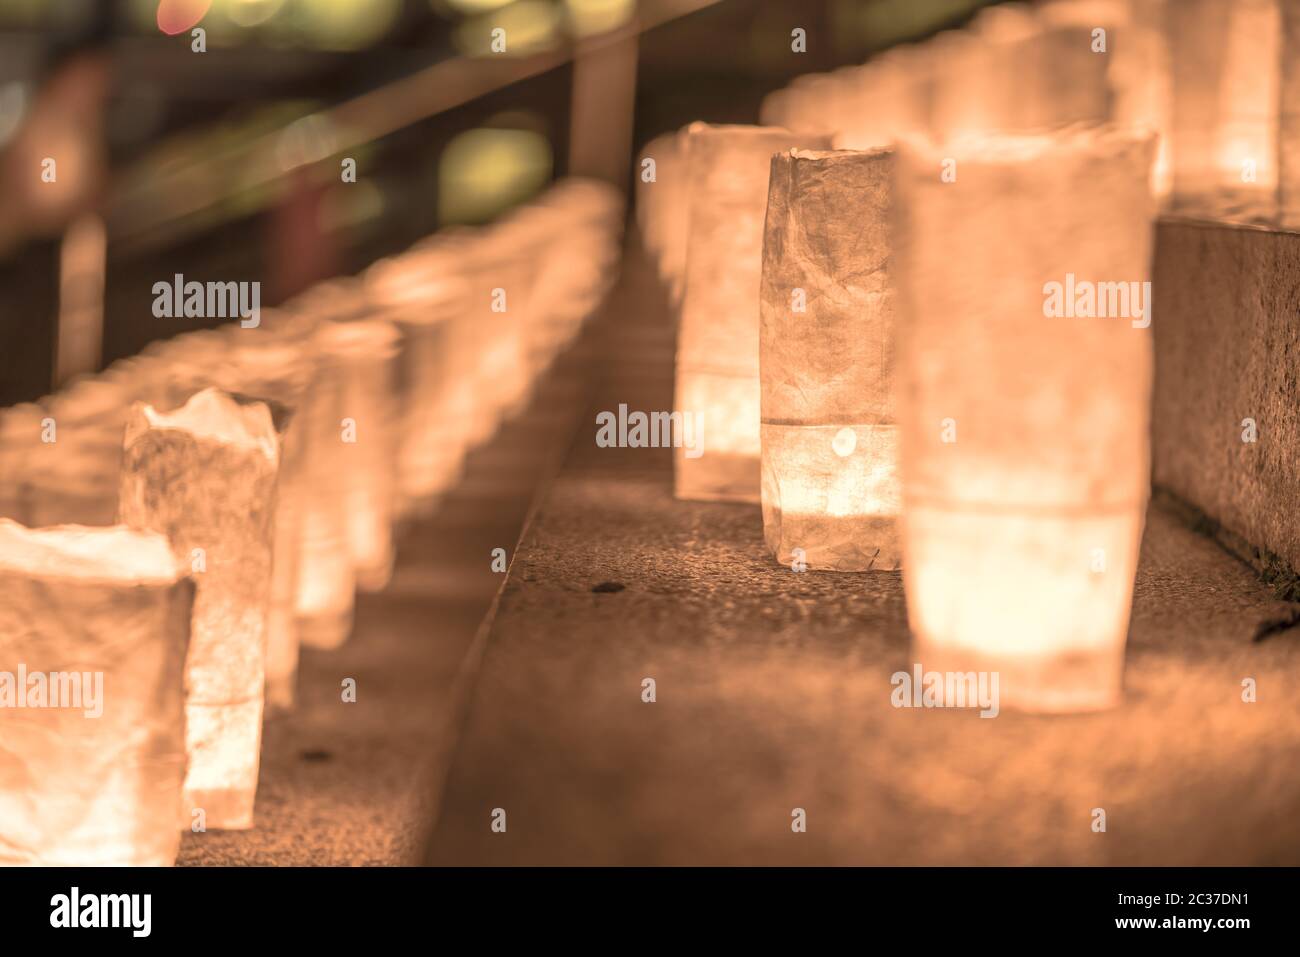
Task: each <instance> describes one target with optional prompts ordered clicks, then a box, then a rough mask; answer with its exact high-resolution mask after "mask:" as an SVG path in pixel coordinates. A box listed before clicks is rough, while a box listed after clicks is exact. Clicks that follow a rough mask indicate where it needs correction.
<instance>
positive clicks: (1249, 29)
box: [1166, 0, 1281, 220]
mask: <svg viewBox="0 0 1300 957" xmlns="http://www.w3.org/2000/svg"><path fill="white" fill-rule="evenodd" d="M1166 17H1167V25H1168V35H1169V44H1170V61H1171V64H1172V67H1173V113H1172V117H1171V124H1172V130H1171V135H1172V140H1173V161H1174V209H1175V210H1176V211H1178V212H1181V213H1185V214H1188V215H1196V216H1215V217H1220V216H1231V217H1234V218H1241V219H1251V220H1254V219H1267V218H1270V217H1272V216H1273V215H1275V213H1276V194H1277V186H1278V174H1277V148H1278V139H1277V117H1278V92H1279V90H1278V88H1279V83H1280V70H1281V67H1280V64H1279V60H1280V58H1281V22H1280V19H1279V15H1278V6H1277V0H1177V2H1172V3H1169V4H1168V5H1167V7H1166Z"/></svg>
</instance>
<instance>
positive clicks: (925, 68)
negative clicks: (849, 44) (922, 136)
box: [835, 45, 934, 149]
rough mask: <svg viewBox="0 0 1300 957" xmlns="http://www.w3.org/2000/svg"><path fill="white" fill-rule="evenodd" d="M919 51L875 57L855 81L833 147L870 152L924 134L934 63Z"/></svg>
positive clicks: (896, 51) (893, 51) (907, 49)
mask: <svg viewBox="0 0 1300 957" xmlns="http://www.w3.org/2000/svg"><path fill="white" fill-rule="evenodd" d="M924 50H925V48H924V47H923V46H907V45H905V46H900V47H892V48H891V49H889V50H886V51H884V52H883V53H881V54H879V55H878V56H875V57H873V58H872V59H871V61H870V62H869V63H867V65H866V67H864V68H863V70H862V72H861V73H860V74H859V75H858V77H857V83H858V90H857V92H856V102H855V103H854V107H853V109H852V110H851V111H850V112H849V115H848V116H846V117H845V118H844V120H843V121H842V122H841V123H840V125H839V128H838V130H837V132H836V135H835V146H836V147H837V148H841V149H872V148H875V147H881V146H887V145H889V144H890V143H892V142H893V141H894V140H896V139H898V137H899V136H903V135H913V134H916V133H918V132H920V131H922V130H925V129H928V128H929V124H930V99H931V87H932V85H933V79H932V73H933V71H934V64H933V63H932V62H931V57H930V56H929V55H928V54H927V53H925V52H924Z"/></svg>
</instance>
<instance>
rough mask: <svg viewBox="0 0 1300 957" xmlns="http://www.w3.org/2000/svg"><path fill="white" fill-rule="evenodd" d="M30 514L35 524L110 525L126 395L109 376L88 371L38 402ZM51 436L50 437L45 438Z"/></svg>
mask: <svg viewBox="0 0 1300 957" xmlns="http://www.w3.org/2000/svg"><path fill="white" fill-rule="evenodd" d="M41 404H42V406H43V407H44V412H45V415H44V416H43V419H48V420H50V423H51V425H50V428H48V429H47V428H46V427H45V426H44V425H42V427H41V432H42V441H41V442H40V444H39V446H38V447H37V448H36V450H35V452H36V454H37V459H36V461H35V462H33V468H34V469H35V470H36V473H37V475H38V476H39V477H38V478H36V479H35V480H34V481H33V484H32V487H31V492H32V495H31V499H30V502H29V506H30V518H31V521H32V524H33V525H35V526H45V525H61V524H76V525H112V524H113V523H114V521H115V516H116V514H117V493H116V488H117V476H118V471H119V469H120V467H121V461H122V430H123V428H124V427H125V422H126V410H127V408H128V407H129V400H128V398H127V396H126V394H125V392H124V391H123V389H122V388H121V387H120V386H119V385H117V384H115V383H112V382H109V381H107V380H104V379H101V378H98V377H86V378H83V379H79V380H77V381H76V382H75V383H73V384H71V385H70V386H69V387H68V388H67V389H65V390H63V391H61V392H58V393H55V394H54V395H51V396H47V397H46V398H45V399H43V400H42V402H41ZM45 438H49V439H50V440H51V441H48V442H47V441H44V439H45Z"/></svg>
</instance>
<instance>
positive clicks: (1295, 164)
mask: <svg viewBox="0 0 1300 957" xmlns="http://www.w3.org/2000/svg"><path fill="white" fill-rule="evenodd" d="M1281 3H1282V41H1281V42H1282V54H1281V62H1282V75H1281V81H1280V83H1281V89H1280V91H1279V94H1278V100H1279V103H1278V115H1279V122H1278V199H1279V203H1280V206H1281V210H1280V214H1281V221H1282V225H1284V226H1287V227H1289V228H1291V229H1295V228H1300V2H1297V0H1281Z"/></svg>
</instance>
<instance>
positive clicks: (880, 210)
mask: <svg viewBox="0 0 1300 957" xmlns="http://www.w3.org/2000/svg"><path fill="white" fill-rule="evenodd" d="M890 163H891V155H890V153H889V152H888V151H885V150H876V151H869V152H850V151H837V152H814V151H806V150H791V151H790V152H788V153H779V154H777V155H776V156H774V157H773V158H772V177H771V187H770V191H769V194H768V205H767V229H766V237H765V240H764V245H763V275H762V309H761V320H762V321H761V329H760V350H761V351H760V359H761V370H762V416H763V425H762V443H763V450H762V451H763V470H762V500H763V530H764V535H765V537H766V539H767V544H768V547H769V548H770V549H771V550H772V552H773V554H774V555H775V556H776V559H777V561H779V562H781V563H782V564H784V565H790V564H791V563H792V562H793V561H796V560H802V561H803V562H804V563H805V564H806V566H807V567H808V568H814V569H822V568H824V569H833V570H837V571H866V570H869V569H872V570H882V569H883V570H889V569H894V568H897V567H898V563H899V560H900V544H899V536H898V530H897V517H898V512H899V509H900V507H901V504H902V497H901V489H900V487H899V481H898V464H897V458H898V455H897V453H898V427H897V424H896V422H895V415H894V294H893V289H892V285H891V281H890V264H889V260H890V248H889V228H890V220H889V215H890V202H889V196H890V189H891V183H890V172H891V171H890Z"/></svg>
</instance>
